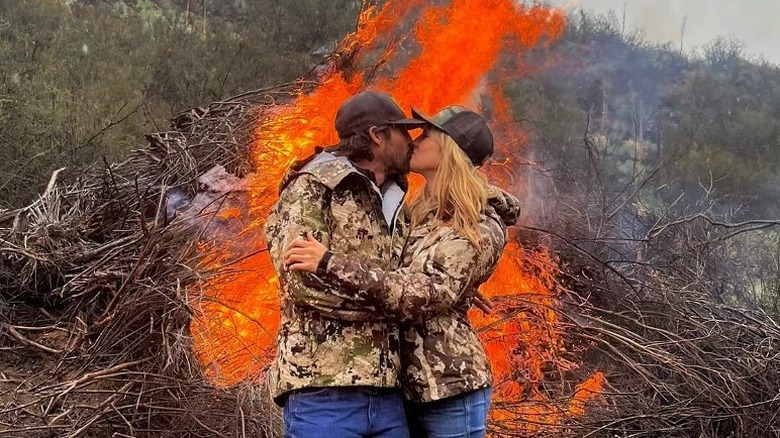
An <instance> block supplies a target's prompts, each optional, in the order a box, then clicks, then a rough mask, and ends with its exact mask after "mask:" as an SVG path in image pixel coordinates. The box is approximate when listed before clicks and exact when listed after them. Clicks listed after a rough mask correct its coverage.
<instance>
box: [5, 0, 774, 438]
mask: <svg viewBox="0 0 780 438" xmlns="http://www.w3.org/2000/svg"><path fill="white" fill-rule="evenodd" d="M475 16H479V17H480V20H474V19H473V17H475ZM563 27H564V19H563V15H562V14H561V13H560V11H556V10H553V9H549V8H547V7H543V6H534V7H523V6H520V5H518V4H516V3H515V2H514V1H511V0H490V1H485V0H453V1H452V2H451V3H448V4H446V5H438V4H437V5H433V6H430V5H428V4H426V2H424V1H422V0H398V1H388V2H385V3H384V6H383V7H382V8H381V9H378V8H376V7H367V8H366V9H365V11H364V13H363V14H362V15H361V19H360V22H359V25H358V29H357V31H356V32H355V33H354V34H351V35H349V36H348V37H347V38H345V40H344V41H342V42H341V44H340V45H339V47H338V48H337V50H336V51H335V53H334V54H333V56H332V57H331V59H330V62H329V64H328V65H327V66H323V67H322V68H320V69H317V70H315V71H313V72H312V74H311V77H309V78H307V79H306V80H302V81H300V82H299V83H296V84H291V85H286V86H280V87H278V88H274V89H266V90H259V91H256V92H251V93H247V94H244V95H241V96H237V97H235V98H232V99H229V100H226V101H223V102H216V103H213V104H211V105H209V106H208V107H206V108H198V109H193V110H190V111H187V112H184V113H182V114H180V115H179V116H177V117H176V118H174V120H173V123H172V128H171V130H170V131H169V132H164V133H157V134H153V135H150V136H149V137H148V140H149V145H148V146H147V147H145V148H143V149H141V150H138V151H136V152H135V153H134V154H133V155H132V156H131V157H130V158H129V159H128V160H127V161H125V162H123V163H119V164H115V165H111V166H108V165H106V166H105V167H104V168H100V169H95V170H93V171H91V172H89V173H88V174H86V175H85V176H84V177H82V178H81V179H79V180H78V181H75V182H71V183H67V184H64V183H58V182H57V174H56V173H55V174H54V175H53V176H52V180H51V183H50V184H49V187H48V188H47V189H46V191H45V192H44V194H43V195H41V197H40V198H39V199H38V200H37V201H36V202H35V203H33V204H32V205H30V206H28V207H27V208H23V209H20V210H17V211H8V212H0V279H1V280H0V288H1V289H0V324H2V325H0V351H2V354H0V436H12V437H39V436H40V437H62V436H72V437H76V436H93V437H103V436H116V437H122V436H154V437H165V436H171V437H184V436H188V437H189V436H203V437H213V436H231V437H233V436H236V437H239V436H268V437H271V436H278V435H279V432H280V429H279V427H280V420H279V414H278V410H277V408H275V407H274V406H273V405H272V403H271V402H270V394H269V392H268V390H267V389H265V388H264V386H263V385H264V378H263V376H264V371H265V369H266V368H267V366H268V364H269V362H270V360H271V358H272V357H273V341H274V337H275V331H276V329H277V325H278V298H277V286H278V285H277V282H276V279H275V277H274V274H273V271H272V268H271V264H270V260H269V258H268V255H267V253H266V252H265V242H264V241H263V238H262V235H261V233H260V229H261V228H262V224H263V221H264V220H265V218H266V216H267V214H268V211H269V209H270V206H271V205H272V204H273V203H274V202H275V201H276V196H277V192H276V188H277V184H278V182H279V180H280V179H281V177H282V175H283V174H284V172H285V170H286V168H287V167H288V166H289V165H290V164H291V163H292V162H293V161H294V160H295V159H297V158H300V157H302V156H305V155H307V154H309V153H311V152H312V151H313V149H314V147H315V146H317V145H327V144H332V143H334V142H335V138H334V135H335V133H334V132H333V130H332V124H333V120H332V118H333V116H334V115H335V112H336V108H337V107H338V106H339V105H340V103H341V102H343V101H344V99H346V98H347V97H348V96H350V95H352V94H354V93H356V92H358V91H360V90H362V89H364V88H367V87H371V88H375V89H380V90H384V91H387V92H389V93H391V94H392V95H394V96H395V97H396V99H397V100H398V101H399V103H400V104H401V105H402V106H403V107H405V108H408V107H409V106H410V105H412V104H413V105H415V106H416V107H419V108H420V109H421V110H422V111H423V112H429V113H430V112H433V111H435V110H436V109H438V108H440V107H442V106H445V105H449V104H453V103H460V104H465V105H468V106H472V107H474V108H480V109H481V110H482V111H483V112H484V113H485V114H486V115H487V116H488V117H489V118H490V119H491V121H492V126H493V130H494V132H495V133H496V134H497V135H496V137H497V139H498V141H497V145H498V149H497V151H496V155H495V156H494V159H493V161H492V162H491V163H490V164H489V165H488V166H487V172H488V174H489V175H490V176H491V178H492V179H493V180H494V181H495V182H496V183H497V184H499V185H501V186H503V187H504V188H505V189H507V190H508V191H510V192H513V193H515V194H516V195H518V196H520V197H521V198H524V199H525V200H526V202H527V203H529V204H531V203H534V202H540V200H539V198H538V197H536V196H535V193H532V191H531V190H530V189H529V184H528V182H527V181H528V178H529V176H528V172H527V171H526V169H527V168H528V166H521V165H520V163H524V160H523V159H522V153H523V140H524V138H525V137H526V136H525V134H524V133H523V132H522V131H521V130H520V129H519V128H518V127H517V126H516V124H514V123H513V122H512V116H511V114H510V113H509V111H508V108H509V105H508V102H506V101H505V100H504V98H503V93H502V87H503V85H504V84H505V83H506V82H507V81H509V80H511V79H513V78H516V77H517V76H518V75H521V74H523V73H524V72H526V69H525V68H524V66H523V65H522V59H523V56H522V54H523V53H525V52H528V51H530V50H536V49H543V48H544V47H545V45H546V44H549V43H550V42H551V41H554V40H555V39H556V38H558V37H559V36H560V35H561V32H562V31H563ZM510 54H511V56H509V55H510ZM584 140H585V146H586V147H587V148H591V147H592V143H591V142H590V140H589V138H587V136H586V138H585V139H584ZM599 166H601V164H600V163H599V162H598V160H590V167H589V168H588V169H587V171H586V172H585V171H584V173H583V175H568V177H569V178H572V179H574V180H576V181H578V182H579V184H581V185H582V190H581V191H580V193H576V194H575V195H571V196H569V197H567V198H565V199H564V198H562V197H558V198H555V197H547V198H545V199H544V200H542V201H541V202H544V203H545V205H547V209H548V211H554V214H553V215H552V216H551V217H554V219H551V220H545V221H543V220H540V219H539V218H534V217H530V216H529V217H527V218H526V220H525V226H523V227H519V228H517V229H514V230H512V231H511V242H510V244H509V245H508V246H507V249H506V252H505V255H504V258H503V260H502V262H501V264H500V266H499V268H498V270H497V271H496V273H495V275H494V276H493V278H492V279H491V281H490V282H489V283H487V284H486V285H484V287H483V289H482V291H483V293H484V294H485V295H487V296H489V297H492V298H493V300H494V301H495V303H496V308H495V310H494V311H493V312H492V313H491V314H488V315H485V314H482V313H480V312H479V311H474V312H473V314H472V315H471V316H472V321H473V323H474V325H475V326H476V327H478V328H479V331H480V336H481V337H482V340H483V343H484V345H485V348H486V351H487V352H488V356H489V357H490V360H491V364H492V367H493V370H494V374H495V377H496V382H495V383H496V386H495V394H494V400H493V402H494V404H493V410H492V412H491V418H490V431H491V433H492V434H493V435H494V436H521V437H526V436H528V437H547V436H549V437H561V436H570V437H639V436H653V437H657V436H664V437H728V436H734V437H765V436H777V434H778V432H777V430H780V419H778V418H777V417H776V413H777V412H778V411H780V361H778V360H777V358H778V357H780V356H778V355H780V347H779V346H778V343H777V340H778V339H779V338H780V326H778V325H777V324H776V323H775V322H774V321H773V320H772V319H771V318H769V317H768V316H766V315H765V314H764V313H762V312H761V311H758V310H745V309H741V308H736V307H733V306H727V305H725V304H724V303H722V302H721V301H718V300H717V299H716V297H717V296H718V295H717V292H718V291H719V290H720V289H719V288H722V284H723V281H722V280H723V276H722V275H721V271H720V266H723V265H724V263H725V262H726V261H727V260H726V258H727V255H728V254H730V253H733V251H727V250H725V249H724V248H725V247H726V246H727V245H728V244H729V242H730V239H731V238H732V237H734V236H736V235H738V234H740V233H741V234H745V233H749V232H752V231H753V230H755V229H756V228H759V227H760V226H764V225H767V226H768V225H773V224H756V223H743V224H729V223H725V222H716V221H713V220H712V219H710V218H708V217H707V216H705V215H689V216H685V215H679V217H672V216H671V214H665V215H662V216H658V215H653V214H651V213H648V212H646V211H641V212H640V211H639V209H638V208H634V207H635V206H637V205H641V202H640V201H641V199H640V197H639V194H638V193H639V192H640V190H639V189H638V188H637V187H639V185H636V186H632V187H631V188H628V189H620V188H617V189H616V188H615V187H612V186H611V185H610V184H608V183H606V182H604V181H601V180H600V178H599V175H601V174H602V173H601V172H600V169H599ZM547 183H548V184H551V185H553V186H554V185H555V184H556V182H555V181H548V182H547ZM634 188H636V190H635V189H634ZM551 192H554V191H551ZM567 196H568V195H567ZM607 200H611V201H609V202H608V201H607ZM628 220H633V221H641V222H642V223H643V224H645V225H646V226H644V227H635V228H640V231H641V233H639V235H635V234H636V233H635V234H631V235H627V234H626V232H625V229H626V227H625V222H626V221H628Z"/></svg>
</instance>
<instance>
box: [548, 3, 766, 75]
mask: <svg viewBox="0 0 780 438" xmlns="http://www.w3.org/2000/svg"><path fill="white" fill-rule="evenodd" d="M550 3H552V4H553V5H554V6H561V7H563V8H564V9H566V10H567V11H571V10H576V9H578V8H582V9H584V10H585V11H591V12H596V13H606V12H608V11H609V10H610V9H611V10H614V11H615V14H616V15H617V17H618V20H621V19H622V16H623V8H624V5H625V9H626V31H633V30H641V31H642V32H643V33H644V35H645V36H646V37H647V39H648V40H650V41H653V42H662V43H665V42H671V43H672V44H673V45H674V47H676V48H679V46H680V28H681V26H682V22H683V19H685V20H686V23H685V38H684V47H685V51H686V52H688V53H690V51H691V50H692V49H695V48H697V47H699V48H700V47H702V46H703V45H705V44H707V43H708V42H710V41H712V40H713V39H714V38H716V37H717V36H719V35H723V36H728V35H731V36H734V37H736V38H737V39H738V40H740V41H742V42H743V43H744V45H745V52H746V54H747V55H748V57H750V58H759V57H761V58H763V59H765V60H767V61H770V62H772V63H774V64H780V0H550Z"/></svg>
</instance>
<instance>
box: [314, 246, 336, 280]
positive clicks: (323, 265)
mask: <svg viewBox="0 0 780 438" xmlns="http://www.w3.org/2000/svg"><path fill="white" fill-rule="evenodd" d="M331 257H333V253H332V252H331V251H330V250H327V251H325V254H323V255H322V258H321V259H320V262H319V263H318V264H317V272H316V273H315V274H316V275H317V277H320V278H325V275H326V274H327V273H328V262H329V261H330V258H331Z"/></svg>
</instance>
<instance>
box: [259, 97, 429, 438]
mask: <svg viewBox="0 0 780 438" xmlns="http://www.w3.org/2000/svg"><path fill="white" fill-rule="evenodd" d="M424 124H425V122H422V121H418V120H414V119H409V118H407V117H406V116H405V115H404V113H403V111H402V110H401V108H400V107H399V106H398V105H397V104H396V103H395V102H394V101H393V100H392V98H391V97H390V96H389V95H387V94H384V93H378V92H363V93H360V94H358V95H356V96H353V97H352V98H350V99H348V100H347V101H346V102H344V104H343V105H342V106H341V108H339V110H338V113H337V114H336V131H337V132H338V135H339V139H340V142H339V144H338V145H337V146H336V147H334V148H331V149H329V150H326V151H322V150H318V151H317V153H315V155H313V156H312V157H309V158H308V159H306V160H303V161H301V162H298V163H296V164H294V165H293V167H292V169H291V170H290V171H289V173H288V174H287V175H286V176H285V177H284V179H283V180H282V184H281V191H280V196H279V198H280V200H279V202H277V204H276V205H275V206H274V209H273V211H272V213H271V215H270V217H269V218H268V221H267V222H266V224H265V233H266V239H267V241H268V248H269V251H270V254H271V259H272V261H273V264H274V269H275V270H276V273H277V275H278V277H279V281H280V286H281V325H280V328H279V335H278V340H277V350H278V352H277V357H276V361H275V363H274V365H273V368H272V371H271V379H272V385H273V386H272V387H273V388H274V400H275V401H276V402H277V403H278V404H280V405H283V406H284V422H285V436H288V437H315V436H316V437H319V436H321V435H322V434H323V433H325V432H327V434H328V436H338V437H345V438H350V437H355V438H358V437H388V438H389V437H393V438H394V437H408V429H407V425H406V420H405V416H404V411H403V402H402V398H401V394H400V392H399V391H398V389H397V388H398V373H399V369H400V358H399V339H398V336H399V335H398V326H397V324H396V323H395V322H392V321H389V320H379V319H378V318H377V316H376V315H375V314H374V312H372V311H370V310H368V311H367V310H366V309H371V307H370V306H362V305H361V306H359V307H358V306H356V305H355V304H354V300H353V303H350V302H348V300H346V299H342V298H340V297H341V296H344V295H342V294H341V291H338V290H335V291H334V290H330V293H325V290H326V288H327V286H325V284H324V283H322V282H321V281H320V280H319V279H318V277H317V276H316V275H312V274H307V273H300V272H297V271H296V272H291V271H288V270H287V269H285V266H284V252H285V248H286V247H287V246H288V244H289V243H290V242H292V241H293V240H294V239H299V238H306V236H304V235H302V232H304V231H312V233H313V235H314V237H315V238H316V239H317V240H319V241H320V242H322V243H323V244H325V245H326V246H328V247H330V248H331V249H333V250H334V251H335V252H339V253H352V254H365V255H366V257H370V258H372V259H376V258H379V259H381V260H384V261H385V262H386V264H387V265H386V268H388V269H392V268H395V267H396V266H397V263H398V260H399V258H400V253H401V250H402V246H403V243H404V236H405V230H404V229H403V228H404V220H403V218H402V217H401V216H402V214H401V210H402V206H403V200H404V196H405V193H406V182H405V174H406V172H407V171H408V163H409V157H410V155H411V151H412V149H411V137H410V136H409V133H408V132H407V130H408V129H412V128H416V127H421V126H424ZM323 262H324V263H323V265H326V264H327V260H323Z"/></svg>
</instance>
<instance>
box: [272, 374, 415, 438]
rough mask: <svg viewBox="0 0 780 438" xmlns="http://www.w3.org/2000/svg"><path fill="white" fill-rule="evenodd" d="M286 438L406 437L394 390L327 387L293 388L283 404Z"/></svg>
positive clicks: (401, 413)
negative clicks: (297, 389)
mask: <svg viewBox="0 0 780 438" xmlns="http://www.w3.org/2000/svg"><path fill="white" fill-rule="evenodd" d="M284 436H285V437H286V438H331V437H333V438H363V437H375V438H409V428H408V427H407V425H406V417H405V416H404V406H403V397H402V396H401V394H400V392H399V391H397V390H388V389H380V388H368V387H331V388H313V389H304V390H301V391H295V392H293V393H292V394H290V396H289V397H288V399H287V402H286V403H285V404H284Z"/></svg>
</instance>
